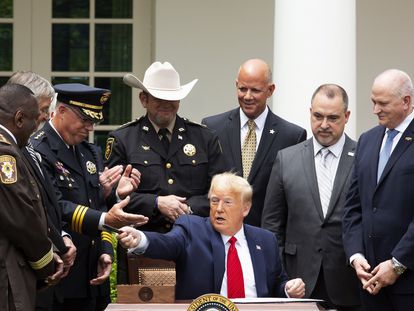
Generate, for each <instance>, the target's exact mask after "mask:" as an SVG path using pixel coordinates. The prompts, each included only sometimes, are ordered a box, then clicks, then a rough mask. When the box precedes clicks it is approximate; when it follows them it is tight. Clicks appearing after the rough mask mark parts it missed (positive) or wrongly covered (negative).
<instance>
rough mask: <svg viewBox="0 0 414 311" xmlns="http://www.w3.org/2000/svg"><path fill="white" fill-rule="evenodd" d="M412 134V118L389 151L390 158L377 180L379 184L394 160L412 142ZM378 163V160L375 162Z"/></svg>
mask: <svg viewBox="0 0 414 311" xmlns="http://www.w3.org/2000/svg"><path fill="white" fill-rule="evenodd" d="M413 136H414V120H413V121H411V123H410V125H408V127H407V129H406V130H405V132H404V133H402V135H401V138H400V140H399V141H398V144H397V146H395V149H394V151H393V152H392V153H391V156H390V158H389V159H388V162H387V164H386V165H385V168H384V171H383V172H382V176H381V179H380V180H379V181H378V184H380V183H381V182H382V181H383V180H384V179H385V178H386V177H387V175H388V173H389V172H390V170H391V169H392V167H393V166H394V164H395V162H396V161H397V160H398V159H399V158H400V157H401V155H402V154H403V153H404V152H405V150H407V148H408V147H409V146H411V143H412V142H413V138H414V137H413ZM377 163H378V162H377Z"/></svg>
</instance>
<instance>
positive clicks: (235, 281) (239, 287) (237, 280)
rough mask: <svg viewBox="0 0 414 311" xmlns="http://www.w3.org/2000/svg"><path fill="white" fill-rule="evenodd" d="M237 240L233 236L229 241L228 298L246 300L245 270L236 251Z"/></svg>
mask: <svg viewBox="0 0 414 311" xmlns="http://www.w3.org/2000/svg"><path fill="white" fill-rule="evenodd" d="M236 241H237V239H236V238H235V237H234V236H233V237H231V238H230V239H229V241H228V243H230V247H229V250H228V252H227V297H228V298H244V297H245V294H244V280H243V270H242V267H241V264H240V259H239V255H238V254H237V249H236V245H235V244H236Z"/></svg>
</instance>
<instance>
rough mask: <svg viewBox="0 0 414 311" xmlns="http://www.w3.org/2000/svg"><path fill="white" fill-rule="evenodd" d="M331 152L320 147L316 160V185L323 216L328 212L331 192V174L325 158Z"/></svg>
mask: <svg viewBox="0 0 414 311" xmlns="http://www.w3.org/2000/svg"><path fill="white" fill-rule="evenodd" d="M330 153H331V152H330V151H329V149H327V148H322V149H321V150H320V151H319V154H320V158H319V162H318V173H317V177H318V187H319V197H320V199H321V206H322V212H323V216H324V217H325V216H326V213H327V212H328V207H329V202H330V200H331V194H332V176H331V174H330V170H329V167H328V161H327V158H328V156H329V154H330Z"/></svg>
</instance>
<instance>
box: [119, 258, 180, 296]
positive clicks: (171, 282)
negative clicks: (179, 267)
mask: <svg viewBox="0 0 414 311" xmlns="http://www.w3.org/2000/svg"><path fill="white" fill-rule="evenodd" d="M128 272H129V283H130V284H131V285H128V284H126V285H118V286H117V290H118V299H117V302H118V303H173V302H174V301H175V283H176V281H175V263H174V262H172V261H166V260H159V259H150V258H147V257H145V256H142V255H134V254H128Z"/></svg>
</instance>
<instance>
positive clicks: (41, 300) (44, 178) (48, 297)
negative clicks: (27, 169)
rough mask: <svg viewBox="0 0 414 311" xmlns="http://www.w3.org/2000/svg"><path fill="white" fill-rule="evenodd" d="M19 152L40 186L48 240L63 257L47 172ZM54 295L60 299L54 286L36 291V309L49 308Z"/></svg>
mask: <svg viewBox="0 0 414 311" xmlns="http://www.w3.org/2000/svg"><path fill="white" fill-rule="evenodd" d="M21 150H22V153H23V155H24V156H25V157H26V159H27V162H28V163H29V164H30V166H31V167H32V169H33V172H34V173H35V174H34V177H35V178H36V180H37V182H38V184H39V185H41V186H42V187H41V188H40V189H39V190H40V191H41V193H42V201H43V206H44V207H45V209H46V212H47V220H48V233H49V238H50V239H51V240H52V243H53V245H54V248H55V252H57V253H58V254H59V255H63V254H65V253H66V252H67V250H68V249H67V247H66V245H65V242H64V241H63V238H62V227H63V223H62V221H61V214H62V213H61V211H60V207H59V204H58V199H57V197H56V194H55V191H54V187H53V185H52V182H51V180H50V177H49V175H48V174H47V172H46V171H45V172H44V173H43V175H42V173H41V172H40V171H39V168H38V167H37V165H36V163H35V162H34V160H33V158H32V156H31V155H30V154H29V152H28V151H27V149H26V148H22V149H21ZM55 294H56V295H57V297H60V295H59V293H58V291H57V287H56V286H49V287H47V288H42V290H38V291H37V294H36V308H41V309H42V310H47V309H48V308H51V307H52V305H53V297H54V295H55ZM57 299H60V298H57Z"/></svg>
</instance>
